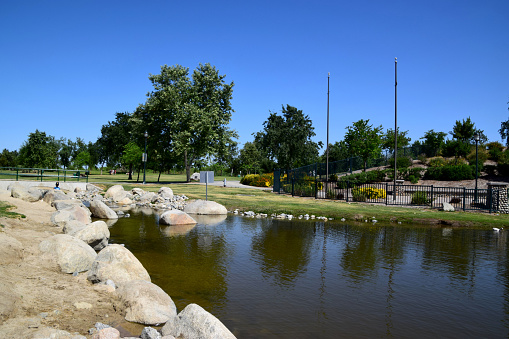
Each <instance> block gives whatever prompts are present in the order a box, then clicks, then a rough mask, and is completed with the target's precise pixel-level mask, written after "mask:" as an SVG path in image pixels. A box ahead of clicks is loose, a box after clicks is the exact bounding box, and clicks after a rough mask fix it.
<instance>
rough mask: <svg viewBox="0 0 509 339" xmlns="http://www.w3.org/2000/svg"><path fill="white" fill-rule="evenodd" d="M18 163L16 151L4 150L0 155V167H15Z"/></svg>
mask: <svg viewBox="0 0 509 339" xmlns="http://www.w3.org/2000/svg"><path fill="white" fill-rule="evenodd" d="M17 163H18V151H9V150H8V149H7V148H4V150H3V151H2V153H1V154H0V167H16V166H17Z"/></svg>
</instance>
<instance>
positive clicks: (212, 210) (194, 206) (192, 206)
mask: <svg viewBox="0 0 509 339" xmlns="http://www.w3.org/2000/svg"><path fill="white" fill-rule="evenodd" d="M184 212H186V213H190V214H228V211H227V210H226V207H224V206H223V205H221V204H218V203H217V202H215V201H210V200H208V201H207V200H195V201H193V202H191V203H189V204H187V205H186V207H184Z"/></svg>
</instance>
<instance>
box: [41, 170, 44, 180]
mask: <svg viewBox="0 0 509 339" xmlns="http://www.w3.org/2000/svg"><path fill="white" fill-rule="evenodd" d="M43 174H44V170H43V169H42V170H41V182H42V176H43Z"/></svg>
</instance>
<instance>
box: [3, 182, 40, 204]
mask: <svg viewBox="0 0 509 339" xmlns="http://www.w3.org/2000/svg"><path fill="white" fill-rule="evenodd" d="M42 196H43V194H42V191H41V190H40V189H38V188H36V187H29V188H26V187H24V186H22V185H12V189H11V197H13V198H18V199H22V200H25V201H28V202H36V201H39V200H41V199H42Z"/></svg>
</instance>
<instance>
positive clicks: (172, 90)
mask: <svg viewBox="0 0 509 339" xmlns="http://www.w3.org/2000/svg"><path fill="white" fill-rule="evenodd" d="M224 78H225V75H220V74H219V72H218V70H217V69H216V68H215V67H214V66H212V65H210V64H205V65H203V64H200V65H199V66H198V67H197V69H195V70H194V72H193V74H192V76H191V78H189V69H188V68H185V67H182V66H180V65H176V66H172V67H169V66H167V65H164V66H161V73H160V74H156V75H153V74H151V75H150V76H149V80H150V81H151V82H152V86H153V87H154V90H153V91H152V92H150V93H148V94H147V97H148V99H147V101H146V103H145V104H144V105H140V106H139V107H138V109H137V110H136V112H135V115H136V116H137V117H139V119H140V120H141V121H143V126H144V127H146V129H147V131H148V133H149V135H157V138H152V140H151V143H150V149H152V150H153V152H154V155H155V157H157V162H158V164H159V165H158V166H159V168H160V171H161V169H166V168H169V167H170V166H171V164H172V163H174V162H175V157H176V156H179V157H183V158H184V166H185V168H186V175H187V181H190V179H191V167H192V165H193V163H194V162H195V161H198V160H199V159H201V158H203V157H205V156H206V155H218V154H221V153H222V152H224V151H225V149H228V147H229V146H228V145H231V144H232V142H233V141H232V139H234V138H236V137H237V134H236V132H235V131H233V130H230V129H229V128H228V123H229V122H230V120H231V116H232V112H233V108H232V107H231V103H230V101H231V99H232V93H233V82H231V83H229V84H228V83H226V82H225V81H224Z"/></svg>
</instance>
